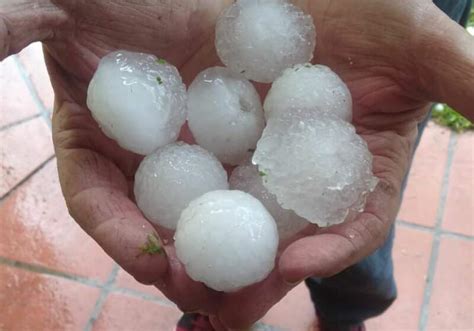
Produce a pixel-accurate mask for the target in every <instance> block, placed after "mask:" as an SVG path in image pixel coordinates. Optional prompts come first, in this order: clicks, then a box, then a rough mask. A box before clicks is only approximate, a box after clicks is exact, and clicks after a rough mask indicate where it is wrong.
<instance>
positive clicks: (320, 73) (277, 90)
mask: <svg viewBox="0 0 474 331" xmlns="http://www.w3.org/2000/svg"><path fill="white" fill-rule="evenodd" d="M263 108H264V109H265V117H266V118H267V119H268V118H270V117H271V116H278V114H281V113H282V112H285V111H287V110H288V109H289V108H299V109H307V110H311V111H318V112H324V113H329V114H334V115H336V116H338V117H340V118H341V119H343V120H345V121H347V122H350V121H351V120H352V96H351V92H350V91H349V89H348V88H347V86H346V84H345V83H344V82H343V81H342V80H341V78H339V76H338V75H337V74H336V73H335V72H333V71H332V70H331V69H330V68H328V67H326V66H323V65H314V66H313V65H311V64H309V63H307V64H298V65H296V66H294V67H293V68H290V69H286V70H285V71H284V72H283V74H282V75H281V76H280V77H279V78H278V79H277V80H275V81H274V82H273V84H272V87H271V89H270V91H269V92H268V95H267V98H266V99H265V104H264V107H263Z"/></svg>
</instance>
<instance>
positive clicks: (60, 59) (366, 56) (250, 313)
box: [0, 0, 474, 329]
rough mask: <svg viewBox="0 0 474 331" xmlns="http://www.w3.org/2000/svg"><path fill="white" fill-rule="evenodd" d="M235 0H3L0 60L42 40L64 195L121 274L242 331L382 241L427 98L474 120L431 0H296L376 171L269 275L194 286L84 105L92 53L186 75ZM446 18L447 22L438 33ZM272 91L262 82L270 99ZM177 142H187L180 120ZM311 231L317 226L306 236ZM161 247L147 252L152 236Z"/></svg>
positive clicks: (460, 53)
mask: <svg viewBox="0 0 474 331" xmlns="http://www.w3.org/2000/svg"><path fill="white" fill-rule="evenodd" d="M230 2H231V1H230V0H227V1H215V0H201V1H185V0H173V1H171V0H161V1H159V0H149V1H125V0H121V1H118V0H117V1H111V0H101V1H98V0H88V1H85V0H82V1H81V0H77V1H53V0H51V1H47V0H41V1H39V0H38V1H27V0H23V1H17V0H7V1H5V2H2V4H1V5H0V58H4V57H6V56H7V55H9V54H13V53H15V52H18V51H19V50H21V49H22V48H23V47H25V46H27V45H28V43H30V42H32V41H34V40H41V41H43V42H44V45H45V58H46V62H47V65H48V70H49V72H50V76H51V80H52V83H53V87H54V90H55V93H56V103H55V109H54V116H53V139H54V145H55V149H56V155H57V162H58V168H59V177H60V181H61V186H62V190H63V193H64V196H65V199H66V203H67V206H68V208H69V211H70V214H71V215H72V217H73V218H74V219H75V220H76V221H77V222H78V223H79V224H80V226H81V227H82V228H83V229H84V230H85V231H86V232H87V233H88V234H89V235H90V236H92V237H93V238H94V239H95V240H96V241H97V242H98V243H99V244H100V245H101V246H102V247H103V249H104V250H105V251H106V252H107V253H108V254H109V255H110V256H111V257H112V258H114V259H115V260H116V261H117V262H118V263H119V264H120V265H121V266H122V267H123V268H124V269H125V270H127V271H128V272H129V273H131V274H132V275H134V276H135V278H136V279H137V280H139V281H141V282H143V283H146V284H154V285H156V286H157V287H158V288H159V289H160V290H161V291H162V292H163V293H164V294H165V295H167V296H168V297H169V298H170V299H171V300H172V301H174V302H176V303H177V304H178V306H179V307H180V308H181V309H182V310H184V311H201V312H205V313H208V314H210V315H211V316H212V318H211V319H212V321H213V323H214V325H215V326H216V328H218V329H225V328H228V327H229V328H243V327H246V326H248V325H250V324H252V323H253V322H255V321H256V320H258V319H259V318H260V317H262V316H263V315H264V313H265V312H266V311H267V310H268V309H269V308H271V307H272V306H273V305H274V304H275V303H276V302H278V301H279V300H280V299H281V298H282V297H283V296H284V295H285V294H286V293H287V292H288V291H289V290H290V289H292V288H293V287H294V286H295V285H296V284H297V283H299V282H301V281H302V280H303V279H304V278H306V277H308V276H310V275H316V276H330V275H334V274H336V273H338V272H340V271H342V270H343V269H345V268H346V267H348V266H350V265H352V264H354V263H356V262H357V261H359V260H361V259H363V258H364V257H365V256H367V255H369V254H370V253H371V252H373V251H374V250H375V249H377V247H379V246H380V245H381V244H382V243H383V242H384V240H385V238H386V235H387V232H388V229H389V228H390V226H391V224H392V222H393V221H394V219H395V217H396V213H397V211H398V207H399V204H400V198H399V197H400V189H401V182H402V179H403V177H404V175H405V173H406V172H407V170H408V167H409V163H410V158H411V153H412V150H413V147H414V142H415V137H416V134H417V123H418V122H419V121H420V120H422V119H423V118H424V117H425V115H426V114H427V111H428V107H427V106H428V104H429V102H430V101H442V102H446V103H449V104H450V105H452V106H454V107H456V108H457V109H458V110H459V111H460V112H461V113H463V114H464V115H465V116H466V117H468V118H470V119H471V120H472V119H474V109H473V108H472V106H471V105H472V104H473V103H474V97H473V95H474V93H472V86H474V77H473V73H474V43H473V39H472V38H471V37H469V36H468V35H467V33H466V32H464V30H463V29H462V28H460V27H458V26H457V25H456V24H455V23H454V22H451V21H450V20H449V19H448V17H446V16H445V15H444V14H443V13H441V12H440V11H439V10H438V9H437V8H436V7H435V6H434V5H433V4H432V3H431V2H430V1H429V0H420V1H388V0H360V1H353V0H338V1H330V0H301V1H295V2H296V3H297V4H298V5H300V6H301V7H302V8H304V9H305V10H306V11H307V12H309V13H311V14H312V15H313V17H314V19H315V24H316V29H317V32H318V37H317V38H318V39H317V51H316V58H315V60H314V62H315V63H322V64H325V65H328V66H330V67H331V68H332V69H333V70H335V71H336V72H337V73H338V74H339V75H341V77H342V78H343V80H344V81H345V82H346V83H347V84H348V86H349V88H350V90H351V92H352V95H353V99H354V124H355V125H356V128H357V131H358V133H359V134H361V135H362V137H363V138H364V139H365V140H366V141H367V143H368V145H369V149H370V151H371V152H372V153H373V155H374V172H375V175H376V176H377V177H379V178H380V179H381V182H380V184H379V186H378V187H377V189H376V191H375V192H374V193H373V194H372V195H371V196H370V198H369V200H368V204H367V207H366V209H365V211H364V212H363V213H362V214H361V215H360V216H359V217H358V218H357V219H356V220H354V221H353V222H350V223H345V224H342V225H337V226H334V227H331V228H328V229H324V230H320V231H316V232H317V233H314V231H312V232H313V233H311V235H310V236H306V237H304V238H301V239H299V240H296V241H294V242H293V243H292V244H290V245H289V246H288V247H286V249H284V250H283V251H282V252H281V254H280V257H279V261H278V268H276V269H275V270H274V272H273V273H272V274H271V275H270V276H269V277H268V278H267V279H266V280H265V281H263V282H261V283H260V284H256V285H254V286H251V287H249V288H246V289H244V290H241V291H239V292H237V293H232V294H222V293H218V292H215V291H212V290H209V289H207V288H206V287H205V286H203V285H202V284H200V283H196V282H193V281H192V280H190V279H189V278H188V277H187V276H186V274H185V273H184V270H183V267H182V266H181V264H180V263H179V261H177V259H176V257H175V255H174V249H173V246H172V245H171V241H170V240H169V239H170V234H169V233H166V232H165V231H162V230H161V229H158V228H156V227H153V226H152V225H151V224H150V223H149V222H147V220H146V219H145V218H144V217H143V216H142V214H141V213H140V211H139V210H138V208H137V206H136V205H135V203H134V200H133V196H132V191H133V190H131V187H133V186H132V184H133V176H134V173H135V170H136V168H137V166H138V164H139V162H140V160H141V158H140V157H139V156H137V155H134V154H132V153H130V152H127V151H124V150H122V149H121V148H120V147H118V145H117V144H116V143H115V142H113V141H111V140H109V139H108V138H106V137H105V136H104V135H103V134H102V132H101V131H100V129H99V128H98V126H97V124H96V123H95V122H94V121H93V119H92V118H91V116H90V113H89V111H88V110H87V108H86V106H85V99H86V89H87V85H88V83H89V80H90V79H91V78H92V75H93V73H94V70H95V68H96V66H97V64H98V62H99V59H100V58H101V57H102V56H103V55H105V54H106V53H108V52H109V51H111V50H115V49H118V48H121V49H128V50H132V51H143V52H147V53H153V54H156V55H158V56H160V57H162V58H165V59H166V60H168V61H169V62H171V63H173V64H174V65H176V66H177V67H178V68H179V69H180V71H181V74H182V76H183V79H184V81H185V82H186V83H187V84H189V83H190V82H191V81H192V79H193V78H194V76H195V75H196V74H197V73H198V72H200V71H201V70H203V69H204V68H207V67H209V66H214V65H218V64H219V61H218V59H217V57H216V54H215V50H214V44H213V29H214V25H215V20H216V17H217V15H218V13H219V12H220V10H221V9H223V8H224V7H225V6H226V5H228V4H229V3H230ZM440 27H442V28H440ZM266 89H267V88H265V87H263V86H259V90H260V91H261V93H262V95H264V93H265V91H266ZM182 138H183V139H184V140H187V141H192V139H191V137H190V135H189V131H188V130H186V129H183V132H182ZM310 232H311V231H310ZM158 233H159V235H160V236H161V238H162V239H163V245H164V247H165V250H166V254H163V255H159V254H158V255H147V254H141V252H140V247H142V246H143V245H144V244H145V243H146V241H147V236H148V235H149V234H157V235H158Z"/></svg>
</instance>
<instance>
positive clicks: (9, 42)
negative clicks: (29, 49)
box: [0, 0, 66, 60]
mask: <svg viewBox="0 0 474 331" xmlns="http://www.w3.org/2000/svg"><path fill="white" fill-rule="evenodd" d="M65 21H66V15H65V14H64V12H63V11H62V10H61V9H59V8H58V7H57V6H56V5H54V4H52V3H51V1H50V0H22V1H17V0H7V1H1V2H0V60H3V59H4V58H6V57H7V56H9V55H11V54H15V53H17V52H19V51H21V50H22V49H23V48H24V47H26V46H28V45H29V44H30V43H32V42H34V41H45V40H48V39H51V38H52V37H53V36H54V31H55V29H57V28H58V27H59V26H61V25H62V24H63V23H64V22H65Z"/></svg>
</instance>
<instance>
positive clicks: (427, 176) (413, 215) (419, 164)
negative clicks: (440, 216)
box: [398, 122, 450, 226]
mask: <svg viewBox="0 0 474 331" xmlns="http://www.w3.org/2000/svg"><path fill="white" fill-rule="evenodd" d="M449 135H450V131H449V130H448V129H446V128H442V127H440V126H438V125H436V124H434V123H432V122H430V123H428V126H427V127H426V130H425V132H424V134H423V138H422V140H421V142H420V145H419V147H418V150H417V152H416V155H415V159H414V160H413V166H412V168H411V173H410V178H409V181H408V186H407V188H406V190H405V195H404V199H403V203H402V206H401V209H400V213H399V215H398V218H399V219H401V220H404V221H407V222H411V223H417V224H421V225H426V226H434V224H435V221H436V212H437V210H438V203H439V198H440V192H441V184H442V178H443V175H444V169H445V165H446V159H447V155H448V154H447V151H448V144H449Z"/></svg>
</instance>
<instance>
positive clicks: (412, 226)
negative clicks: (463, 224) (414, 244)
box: [396, 219, 474, 241]
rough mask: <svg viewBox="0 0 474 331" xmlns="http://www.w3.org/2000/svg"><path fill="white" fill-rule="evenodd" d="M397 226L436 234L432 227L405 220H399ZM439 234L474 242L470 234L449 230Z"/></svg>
mask: <svg viewBox="0 0 474 331" xmlns="http://www.w3.org/2000/svg"><path fill="white" fill-rule="evenodd" d="M396 224H397V225H399V226H402V227H404V228H409V229H414V230H419V231H423V232H428V233H432V234H434V233H435V229H434V228H432V227H430V226H426V225H421V224H416V223H412V222H407V221H405V220H400V219H399V220H397V222H396ZM439 234H440V235H441V236H442V237H444V236H446V237H449V238H455V239H459V240H467V241H474V236H471V235H468V234H462V233H458V232H453V231H449V230H443V229H439Z"/></svg>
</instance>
